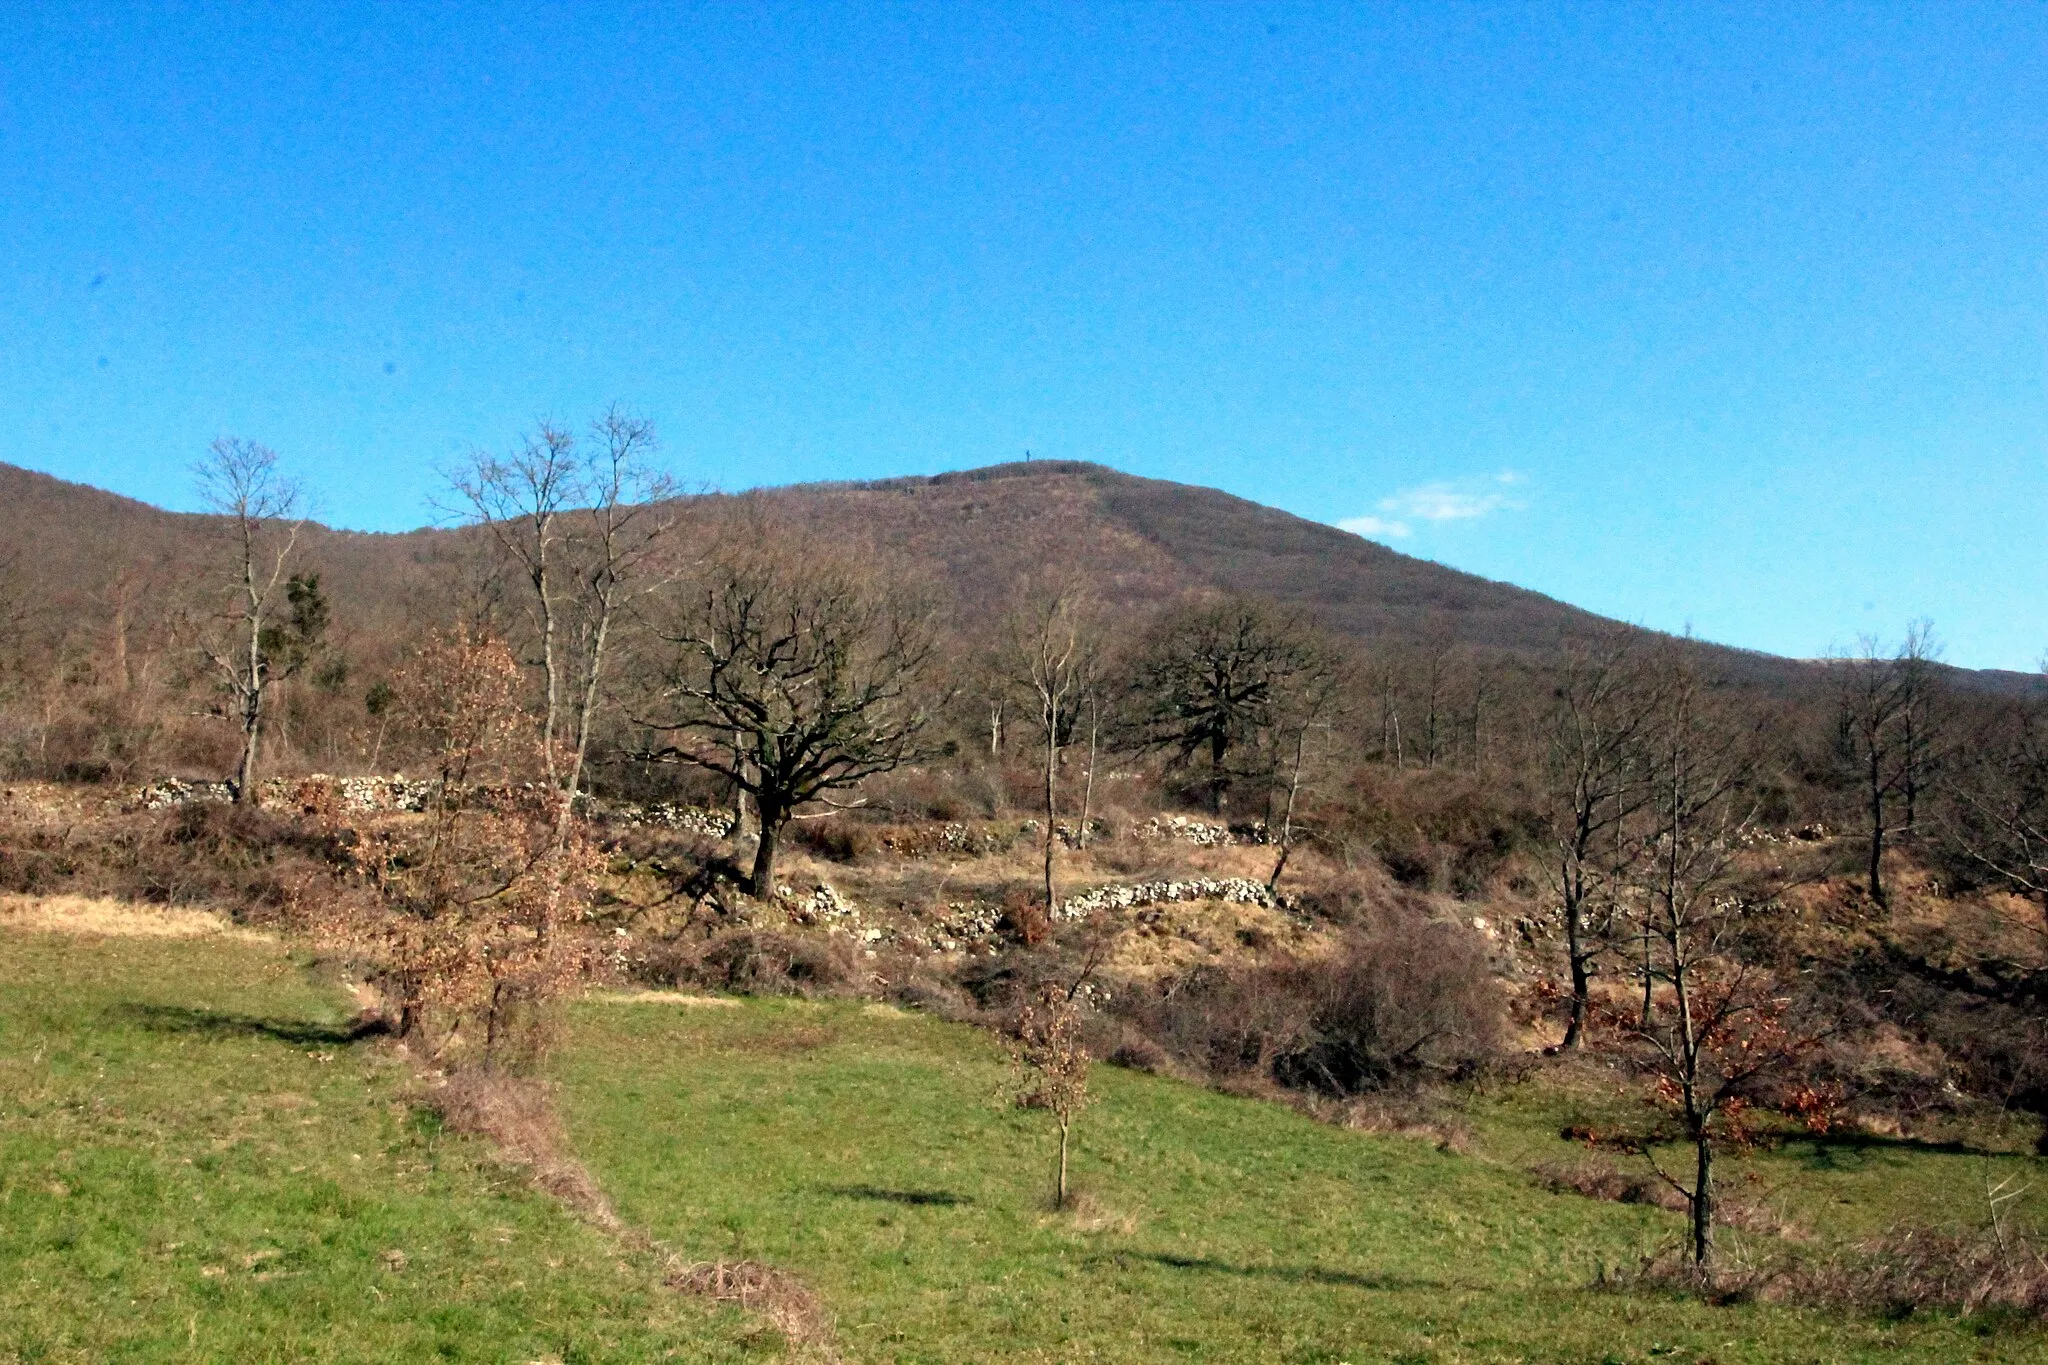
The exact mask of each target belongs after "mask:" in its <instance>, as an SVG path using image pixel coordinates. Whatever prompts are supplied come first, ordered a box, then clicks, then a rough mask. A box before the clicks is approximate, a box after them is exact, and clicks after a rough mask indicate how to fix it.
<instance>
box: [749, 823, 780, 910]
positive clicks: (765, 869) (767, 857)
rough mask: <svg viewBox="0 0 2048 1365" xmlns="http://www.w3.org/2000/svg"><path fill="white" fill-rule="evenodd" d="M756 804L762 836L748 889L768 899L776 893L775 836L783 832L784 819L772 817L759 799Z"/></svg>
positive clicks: (755, 847)
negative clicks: (758, 810)
mask: <svg viewBox="0 0 2048 1365" xmlns="http://www.w3.org/2000/svg"><path fill="white" fill-rule="evenodd" d="M754 804H755V805H756V806H757V807H759V809H760V816H761V837H760V839H759V841H758V842H757V843H755V845H754V871H753V874H752V875H751V876H750V877H749V879H748V882H749V885H748V887H747V890H748V891H750V892H752V893H753V894H754V895H755V896H756V897H758V898H760V899H763V900H766V899H767V898H768V897H770V896H772V895H774V894H775V837H776V835H778V834H780V833H781V832H782V820H781V818H780V817H779V816H774V817H771V816H770V814H769V811H768V808H767V807H766V806H762V805H761V804H760V802H759V801H756V802H755V803H754Z"/></svg>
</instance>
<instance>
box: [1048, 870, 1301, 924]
mask: <svg viewBox="0 0 2048 1365" xmlns="http://www.w3.org/2000/svg"><path fill="white" fill-rule="evenodd" d="M1172 901H1234V902H1236V903H1237V904H1240V905H1263V906H1265V907H1266V908H1267V909H1269V910H1270V909H1281V910H1284V909H1286V908H1287V905H1286V903H1285V898H1284V897H1282V898H1277V899H1276V898H1275V897H1274V895H1273V893H1272V892H1270V891H1268V890H1267V889H1266V884H1265V883H1264V882H1255V881H1253V880H1252V879H1251V878H1249V877H1196V878H1192V879H1190V880H1187V881H1161V882H1120V883H1112V884H1111V885H1109V886H1098V887H1096V888H1095V889H1094V890H1093V891H1084V892H1082V893H1081V894H1080V895H1078V896H1074V897H1072V898H1070V899H1068V900H1064V901H1061V902H1060V910H1059V917H1060V918H1061V919H1065V920H1076V919H1082V918H1085V917H1086V916H1088V915H1092V914H1094V913H1095V912H1096V911H1098V910H1134V909H1136V908H1138V907H1139V906H1142V905H1159V904H1162V903H1165V902H1172Z"/></svg>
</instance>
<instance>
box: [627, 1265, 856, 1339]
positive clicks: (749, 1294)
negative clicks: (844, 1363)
mask: <svg viewBox="0 0 2048 1365" xmlns="http://www.w3.org/2000/svg"><path fill="white" fill-rule="evenodd" d="M667 1284H668V1287H669V1288H670V1289H673V1290H676V1291H678V1292H679V1293H684V1294H693V1295H696V1296H697V1297H699V1298H705V1299H710V1300H711V1301H712V1302H714V1303H729V1304H733V1305H736V1306H737V1307H740V1308H743V1309H745V1310H747V1311H748V1312H750V1313H758V1314H760V1315H761V1316H762V1317H764V1318H766V1319H767V1320H768V1321H769V1322H770V1323H772V1324H774V1326H775V1329H776V1330H777V1331H778V1332H780V1333H782V1336H783V1339H784V1340H785V1341H786V1342H788V1343H789V1346H790V1348H791V1350H792V1351H794V1352H796V1353H797V1354H798V1355H800V1356H809V1357H811V1358H814V1359H815V1358H820V1357H823V1358H826V1359H832V1358H835V1357H834V1353H833V1351H832V1346H831V1343H832V1319H831V1315H830V1314H829V1313H827V1312H826V1310H825V1305H824V1304H823V1303H822V1302H820V1301H819V1298H818V1296H817V1295H816V1294H814V1293H812V1292H811V1290H810V1288H809V1286H807V1285H805V1284H804V1283H803V1281H801V1280H799V1279H797V1278H796V1277H795V1276H793V1275H790V1274H789V1273H788V1272H786V1271H781V1270H777V1269H776V1268H775V1267H774V1266H771V1265H763V1264H762V1263H761V1262H759V1261H698V1262H695V1263H693V1264H690V1265H685V1266H680V1267H678V1268H677V1269H675V1270H674V1271H672V1272H670V1274H669V1276H668V1279H667Z"/></svg>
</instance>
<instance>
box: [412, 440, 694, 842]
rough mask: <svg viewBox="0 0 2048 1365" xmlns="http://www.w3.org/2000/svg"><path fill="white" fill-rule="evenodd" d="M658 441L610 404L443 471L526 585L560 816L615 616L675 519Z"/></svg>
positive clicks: (568, 806)
mask: <svg viewBox="0 0 2048 1365" xmlns="http://www.w3.org/2000/svg"><path fill="white" fill-rule="evenodd" d="M659 452H660V444H659V441H658V440H657V438H656V435H655V431H654V427H653V424H652V423H650V422H648V421H646V420H645V419H643V418H639V417H636V416H633V415H632V414H631V413H628V412H627V411H626V410H625V409H623V408H621V407H618V406H616V405H615V406H613V407H612V408H611V409H609V410H608V411H607V412H605V413H604V415H602V416H601V417H599V418H598V419H597V420H596V421H595V422H593V423H592V424H591V429H590V433H589V436H588V438H587V439H585V440H582V441H579V440H578V439H577V437H576V436H575V434H574V433H572V432H571V431H569V430H568V429H567V428H566V427H562V426H558V425H556V424H554V423H552V422H546V421H543V422H541V423H539V424H538V425H537V426H536V427H535V429H534V432H533V434H532V435H530V436H528V437H527V438H526V439H525V440H524V441H523V442H522V443H521V445H520V447H519V448H518V449H517V450H516V451H513V452H512V453H510V454H508V455H493V454H489V453H479V454H477V455H474V456H472V457H471V459H470V460H469V462H468V463H467V464H466V465H464V466H463V467H462V468H461V469H459V470H457V471H454V472H453V473H451V474H450V476H449V482H450V484H451V486H452V487H453V489H454V491H455V494H456V496H457V498H458V499H459V501H460V503H461V505H462V509H463V511H464V513H465V515H467V516H468V518H469V519H470V520H471V521H473V522H474V523H475V524H477V525H480V526H482V527H484V528H486V529H487V530H488V532H489V533H490V535H491V537H492V539H493V540H494V542H495V543H496V544H497V546H498V547H499V550H500V551H501V553H503V554H504V555H505V556H506V557H507V559H509V560H510V561H511V562H512V563H513V564H514V565H516V566H517V568H518V571H519V575H520V577H521V579H523V580H524V583H525V585H526V589H527V591H526V593H525V604H526V610H527V613H528V615H529V618H530V625H531V628H532V632H533V638H534V641H535V643H536V645H537V648H538V653H539V658H538V660H537V661H536V662H537V664H538V666H539V668H540V672H541V679H542V693H543V695H542V703H541V749H542V754H543V756H544V758H545V767H546V773H547V779H548V781H549V783H550V784H551V785H553V786H554V787H556V788H558V789H559V790H560V791H561V792H562V793H563V794H564V796H565V797H566V798H567V801H566V802H565V804H564V805H563V807H562V810H563V819H564V820H565V821H566V820H567V819H568V818H569V815H570V814H571V812H573V810H574V806H575V802H576V800H577V798H578V796H579V795H580V794H581V792H582V789H583V777H584V769H585V766H586V764H587V763H588V761H589V756H590V745H591V737H592V734H593V732H594V730H595V727H596V724H597V720H598V717H599V713H600V712H601V710H602V709H603V706H604V704H605V701H606V699H607V695H608V694H607V691H606V688H607V676H606V673H607V669H608V667H609V665H610V662H611V657H612V653H613V648H614V646H615V644H616V643H617V634H618V631H619V629H620V626H621V622H622V619H623V617H624V616H625V613H626V611H627V608H628V607H629V606H630V605H631V604H632V602H633V601H634V599H635V598H637V597H639V596H640V595H642V594H644V593H645V592H647V591H649V590H651V588H653V587H654V586H656V585H657V584H658V583H659V582H660V581H661V575H660V573H659V572H658V571H656V565H657V563H658V559H659V555H658V552H659V549H660V547H661V545H662V543H663V541H664V540H665V539H666V538H667V537H668V535H669V533H670V532H671V531H672V530H673V529H674V528H675V525H676V512H675V508H674V505H673V499H674V497H675V495H676V491H677V489H676V484H675V482H674V480H673V479H671V478H670V477H669V476H668V475H667V474H666V473H664V472H662V471H661V470H660V469H659V468H658V467H657V465H656V460H657V458H658V456H659ZM565 828H566V826H565Z"/></svg>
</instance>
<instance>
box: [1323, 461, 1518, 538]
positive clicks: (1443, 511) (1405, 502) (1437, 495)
mask: <svg viewBox="0 0 2048 1365" xmlns="http://www.w3.org/2000/svg"><path fill="white" fill-rule="evenodd" d="M1527 482H1528V476H1527V475H1525V474H1518V473H1516V472H1515V471H1514V470H1511V469H1510V470H1503V471H1502V472H1500V473H1499V474H1496V475H1494V476H1492V477H1491V478H1489V479H1484V480H1473V479H1465V480H1459V481H1457V482H1451V481H1448V480H1439V481H1437V482H1435V483H1424V484H1417V485H1416V486H1415V487H1413V488H1407V489H1403V490H1402V491H1401V492H1399V493H1396V494H1394V495H1393V496H1392V497H1389V498H1381V499H1380V501H1379V507H1378V509H1377V511H1376V512H1374V513H1372V514H1370V515H1367V516H1362V517H1350V518H1348V519H1346V520H1344V521H1340V522H1338V523H1337V526H1338V529H1340V530H1345V531H1349V532H1351V533H1352V534H1353V535H1359V536H1368V537H1371V538H1373V539H1378V540H1399V539H1401V538H1403V537H1405V536H1408V535H1411V534H1413V533H1414V528H1413V526H1412V525H1411V524H1410V523H1412V522H1418V521H1419V522H1445V521H1474V520H1477V519H1478V518H1480V517H1486V516H1491V515H1493V514H1494V513H1495V512H1500V511H1505V510H1509V509H1512V508H1518V507H1520V506H1522V504H1521V503H1520V502H1519V501H1517V500H1516V499H1515V498H1514V497H1513V496H1512V495H1510V494H1508V493H1506V492H1504V491H1502V490H1504V489H1508V488H1514V487H1516V486H1518V485H1520V484H1524V483H1527Z"/></svg>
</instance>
